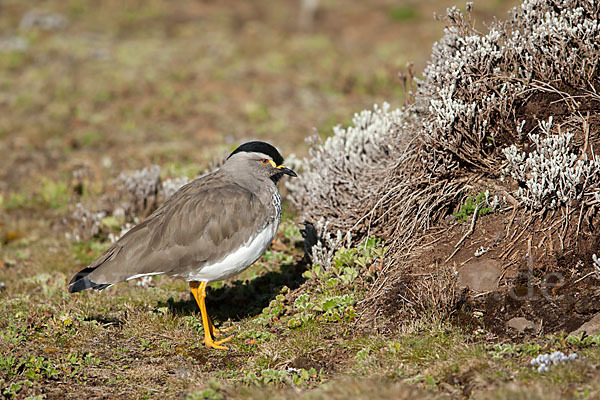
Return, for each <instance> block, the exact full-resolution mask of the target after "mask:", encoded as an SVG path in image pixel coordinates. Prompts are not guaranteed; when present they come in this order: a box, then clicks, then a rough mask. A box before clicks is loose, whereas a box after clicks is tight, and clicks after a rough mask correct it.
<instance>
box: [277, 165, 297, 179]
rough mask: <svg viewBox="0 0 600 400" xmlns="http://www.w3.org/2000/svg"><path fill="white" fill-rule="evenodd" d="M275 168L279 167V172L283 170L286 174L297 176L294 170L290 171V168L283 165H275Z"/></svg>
mask: <svg viewBox="0 0 600 400" xmlns="http://www.w3.org/2000/svg"><path fill="white" fill-rule="evenodd" d="M277 169H280V170H281V172H283V173H284V174H286V175H289V176H293V177H297V176H298V175H296V173H295V172H294V171H292V170H291V169H289V168H288V167H286V166H285V165H279V166H278V167H277Z"/></svg>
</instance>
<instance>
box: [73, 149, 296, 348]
mask: <svg viewBox="0 0 600 400" xmlns="http://www.w3.org/2000/svg"><path fill="white" fill-rule="evenodd" d="M284 175H288V176H290V177H297V174H296V173H295V172H294V171H293V170H291V169H289V168H287V167H286V166H284V165H283V157H282V156H281V154H280V153H279V151H278V150H277V149H276V148H275V147H274V146H273V145H271V144H269V143H266V142H262V141H251V142H247V143H244V144H242V145H240V146H239V147H238V148H236V149H235V150H234V151H233V152H232V153H231V154H230V155H229V157H228V158H227V159H226V161H225V162H224V164H223V165H222V166H221V168H219V169H217V170H216V171H214V172H212V173H210V174H208V175H205V176H203V177H200V178H197V179H195V180H193V181H192V182H190V183H188V184H186V185H184V186H183V187H181V188H180V189H179V190H178V191H177V192H175V193H174V194H173V195H172V196H171V197H170V198H169V199H167V201H165V203H164V204H163V205H162V206H160V207H159V208H157V209H156V211H154V212H153V213H152V214H150V215H149V216H148V217H147V218H146V219H145V220H144V221H142V222H141V223H139V224H138V225H136V226H134V227H133V228H132V229H131V230H129V231H128V232H127V233H126V234H125V235H123V237H121V238H120V239H119V240H118V241H116V242H115V243H114V244H113V245H112V246H111V247H110V248H108V249H107V250H106V251H105V252H104V253H103V254H102V255H101V256H100V257H98V258H97V259H96V260H95V261H94V262H92V263H91V264H90V265H88V266H87V267H86V268H84V269H82V270H81V271H79V272H78V273H77V274H75V276H73V278H72V279H71V281H70V283H69V287H68V291H69V293H76V292H79V291H82V290H85V289H95V290H103V289H106V288H107V287H109V286H112V285H114V284H117V283H120V282H124V281H129V280H131V279H136V278H140V277H144V276H150V275H160V274H165V275H169V276H172V277H177V278H183V279H185V280H186V281H188V282H189V287H190V291H191V292H192V295H193V296H194V298H195V300H196V303H197V304H198V307H199V308H200V313H201V317H202V325H203V328H204V344H205V345H206V347H208V348H214V349H222V350H227V347H226V346H224V345H223V343H225V342H228V341H229V340H231V338H232V336H229V337H226V338H225V339H222V340H214V338H213V336H214V337H215V338H218V337H219V336H221V334H222V332H221V331H220V330H219V329H217V328H215V326H214V325H213V323H212V321H211V319H210V317H209V315H208V312H207V310H206V304H205V298H206V286H207V284H208V283H209V282H213V281H220V280H224V279H227V278H229V277H232V276H234V275H237V274H239V273H240V272H242V271H244V270H245V269H246V268H248V267H249V266H250V265H252V264H253V263H254V262H255V261H256V260H258V259H259V258H260V257H261V256H262V254H263V253H264V252H265V250H266V249H267V247H268V246H269V244H270V243H271V242H272V240H273V239H274V237H275V234H276V232H277V228H278V227H279V222H280V220H281V196H280V194H279V191H278V189H277V183H278V182H279V181H280V179H281V178H282V177H283V176H284Z"/></svg>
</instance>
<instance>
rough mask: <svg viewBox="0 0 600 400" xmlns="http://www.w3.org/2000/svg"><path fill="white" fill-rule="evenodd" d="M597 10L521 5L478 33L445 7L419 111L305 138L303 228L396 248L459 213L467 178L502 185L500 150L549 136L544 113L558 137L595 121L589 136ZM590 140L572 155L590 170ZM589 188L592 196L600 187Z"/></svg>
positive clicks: (595, 84) (578, 132) (300, 199)
mask: <svg viewBox="0 0 600 400" xmlns="http://www.w3.org/2000/svg"><path fill="white" fill-rule="evenodd" d="M470 7H471V6H468V7H467V9H468V11H469V9H470ZM599 8H600V6H598V5H597V4H595V3H593V2H587V1H585V0H565V1H552V0H526V1H525V2H524V3H523V4H522V5H521V6H519V7H516V8H514V9H513V10H512V12H511V16H510V18H509V19H508V20H506V21H503V22H494V23H493V24H491V26H490V27H489V31H488V33H485V34H484V33H481V32H479V31H477V30H476V29H475V28H474V26H473V24H472V21H471V19H470V16H469V13H468V12H467V14H466V15H465V14H462V13H461V12H460V11H458V10H457V9H456V8H451V9H449V10H448V12H447V16H446V17H445V18H444V21H445V22H446V23H447V28H446V30H445V34H444V36H443V37H442V39H441V40H440V41H439V42H438V43H436V44H435V45H434V47H433V50H432V58H431V61H430V62H429V63H428V66H427V67H426V69H425V71H424V73H423V79H422V80H418V81H417V90H416V92H415V93H414V98H415V103H414V106H409V107H406V108H403V109H400V110H396V111H394V116H391V115H385V114H386V113H383V112H379V116H380V117H381V118H385V119H386V121H388V123H387V124H373V125H372V118H371V119H369V118H362V119H357V118H356V117H355V120H354V125H355V126H354V127H351V128H349V129H348V130H343V129H339V128H338V129H336V130H334V135H333V136H332V137H331V138H329V139H327V140H326V141H325V143H320V142H318V141H317V142H312V143H311V146H312V147H311V151H310V155H311V158H310V159H307V160H304V161H303V163H302V165H303V167H304V173H303V180H298V181H297V182H295V183H293V184H292V185H289V186H288V188H289V190H290V198H291V200H292V201H293V202H294V203H295V204H296V205H297V206H298V208H299V209H300V210H301V211H302V213H303V214H304V217H305V218H306V219H307V220H311V221H316V220H318V219H319V218H325V219H326V220H327V221H328V222H329V226H330V227H331V228H332V229H333V230H334V231H335V229H342V230H348V229H352V230H353V232H352V233H353V235H354V236H359V237H360V236H364V235H367V234H376V235H378V236H382V237H384V238H386V239H388V240H391V241H393V242H394V246H395V247H396V248H400V247H401V246H402V245H403V244H404V243H405V242H406V240H407V239H408V238H410V237H412V236H413V235H414V234H418V233H419V232H422V231H423V230H425V229H427V228H429V227H431V226H432V225H435V224H436V223H437V222H438V221H439V220H440V218H442V217H444V216H445V215H447V214H448V213H449V212H450V211H452V210H453V209H456V207H457V205H458V204H459V203H460V202H461V200H462V199H463V198H464V196H465V195H466V194H467V191H468V190H469V189H470V188H471V186H470V183H471V182H473V181H475V180H477V179H478V178H480V177H481V176H486V177H488V178H490V177H499V176H500V173H501V171H502V168H501V167H502V165H504V164H506V161H507V160H506V158H505V157H504V153H503V152H502V151H501V150H503V149H504V148H506V147H507V146H511V145H513V144H517V145H519V146H522V147H524V149H526V150H527V151H530V150H531V148H532V141H531V139H530V138H531V137H532V136H531V135H532V134H541V135H542V136H544V135H546V133H545V132H543V131H542V130H540V129H539V128H538V123H539V121H540V120H542V119H543V120H545V119H546V118H547V117H548V116H549V114H548V113H549V112H553V111H554V112H556V114H558V115H557V116H555V121H557V120H558V121H559V123H558V124H557V125H556V126H557V128H556V130H557V132H558V133H559V134H565V132H559V131H561V126H562V124H563V123H569V124H571V125H572V131H573V132H575V136H576V137H578V136H579V137H582V136H583V133H584V131H585V126H584V125H583V124H579V126H578V127H577V126H575V125H574V124H573V120H574V119H575V118H580V119H581V118H582V116H583V114H582V113H583V112H586V113H588V112H589V113H591V115H588V116H587V121H588V125H587V133H588V135H587V136H590V134H591V133H590V129H589V127H590V121H593V120H594V118H595V116H596V115H598V114H600V112H599V111H600V102H599V100H600V97H599V95H598V94H597V92H596V90H597V89H600V83H599V79H598V77H599V69H598V63H599V61H600V51H599V50H600V44H599V42H598V40H597V38H598V37H600V23H599V22H598V21H599V18H600V11H599ZM536 99H537V100H540V99H542V100H543V101H542V102H541V103H540V104H539V107H538V108H539V110H537V112H536V113H535V115H531V114H532V113H529V111H530V110H529V109H528V108H527V106H528V104H530V103H531V102H533V101H534V100H536ZM545 102H546V103H545ZM546 106H547V107H546ZM387 114H389V112H388V113H387ZM360 115H365V116H367V117H370V116H371V115H372V113H370V112H369V111H363V113H361V114H360ZM584 119H585V118H584ZM373 126H377V129H372V127H373ZM524 132H525V133H527V134H525V133H524ZM553 133H554V132H553ZM355 136H358V137H359V138H360V140H353V139H354V137H355ZM594 140H595V139H594V138H592V137H587V139H586V141H585V142H586V144H589V149H587V148H584V149H580V150H578V151H577V152H576V156H577V157H582V158H583V154H585V153H586V152H587V153H588V154H589V156H590V159H591V162H596V161H595V159H594V157H593V149H592V142H593V141H594ZM407 143H408V146H406V144H407ZM581 179H582V181H581V182H574V185H581V184H582V183H583V178H581ZM585 184H586V185H587V187H588V190H587V192H588V193H591V191H592V189H593V188H594V187H596V186H597V184H598V182H590V181H586V183H585ZM509 191H510V189H509ZM517 197H519V196H517ZM519 200H523V198H521V197H519Z"/></svg>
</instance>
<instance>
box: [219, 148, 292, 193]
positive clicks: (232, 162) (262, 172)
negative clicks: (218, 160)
mask: <svg viewBox="0 0 600 400" xmlns="http://www.w3.org/2000/svg"><path fill="white" fill-rule="evenodd" d="M223 168H225V169H231V170H232V171H235V172H236V173H237V176H251V177H253V178H255V179H270V180H272V181H273V182H274V183H277V182H278V181H279V180H280V179H281V178H282V177H283V175H289V176H293V177H296V176H298V175H296V173H295V172H294V171H292V170H291V169H289V168H287V167H286V166H285V165H283V157H282V156H281V154H280V153H279V151H277V149H276V148H275V147H273V146H272V145H270V144H269V143H265V142H259V141H253V142H248V143H244V144H243V145H241V146H240V147H238V148H237V149H235V150H234V151H233V153H231V154H230V155H229V157H227V161H226V162H225V165H223Z"/></svg>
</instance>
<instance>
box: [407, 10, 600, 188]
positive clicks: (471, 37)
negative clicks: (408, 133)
mask: <svg viewBox="0 0 600 400" xmlns="http://www.w3.org/2000/svg"><path fill="white" fill-rule="evenodd" d="M599 8H600V7H599V6H598V4H597V3H595V2H588V1H585V0H564V1H552V0H526V1H524V2H523V4H522V5H520V6H518V7H516V8H514V9H513V10H512V12H511V18H509V19H508V20H506V21H503V22H495V23H493V24H491V26H490V27H489V32H488V33H487V34H483V33H480V32H478V31H477V30H476V29H475V28H474V27H473V25H472V23H471V20H470V17H469V14H468V13H467V14H466V15H464V14H462V13H460V12H459V11H458V10H457V9H456V8H451V9H449V10H448V13H447V16H446V17H445V18H444V20H445V22H446V23H447V24H448V26H447V28H446V29H445V34H444V36H443V37H442V39H441V40H440V41H439V42H438V43H436V44H435V45H434V46H433V50H432V59H431V62H430V63H429V64H428V65H427V67H426V68H425V71H424V73H423V80H420V81H418V84H417V92H416V94H415V104H416V106H417V108H416V109H417V113H418V114H419V116H421V117H422V121H423V131H422V134H423V139H424V141H425V143H426V144H427V145H426V146H425V149H426V151H425V152H422V155H423V157H424V158H425V161H426V162H425V165H426V166H427V167H428V168H429V169H430V170H431V171H432V172H433V173H434V174H435V175H442V176H443V175H446V174H451V173H453V174H455V173H459V172H461V171H459V169H458V168H457V167H466V168H468V169H470V170H473V169H475V170H477V169H479V170H483V171H484V172H486V173H489V174H493V175H494V174H495V175H497V171H498V166H499V164H500V163H502V162H504V159H503V158H502V157H501V155H500V154H499V153H498V152H497V149H498V147H499V146H505V145H507V144H512V143H514V142H515V141H518V140H520V138H518V137H517V129H516V127H517V126H519V125H520V124H521V123H522V120H521V118H524V119H532V118H535V116H534V115H520V113H519V112H518V110H519V107H520V105H521V104H523V103H526V102H527V101H528V100H529V99H530V98H532V97H533V96H534V95H535V94H536V93H551V94H557V95H558V96H559V97H558V98H557V99H556V100H557V103H562V104H563V105H564V106H565V108H566V109H564V110H561V111H563V112H568V113H576V112H578V111H582V110H585V109H587V108H589V106H590V102H592V103H595V110H596V111H598V105H599V103H598V101H599V100H600V97H599V96H598V94H597V93H596V90H597V89H600V85H599V84H598V76H599V71H598V62H599V61H600V42H599V41H598V39H597V38H598V37H600V23H599V19H600V11H599ZM529 122H530V124H531V123H532V122H534V121H529ZM533 125H534V127H535V125H536V124H535V123H534V124H533ZM463 171H464V168H463Z"/></svg>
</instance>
